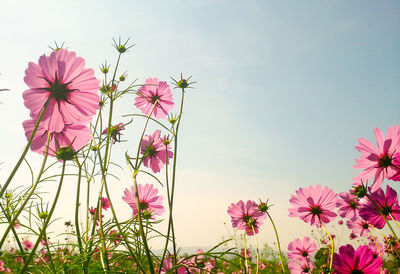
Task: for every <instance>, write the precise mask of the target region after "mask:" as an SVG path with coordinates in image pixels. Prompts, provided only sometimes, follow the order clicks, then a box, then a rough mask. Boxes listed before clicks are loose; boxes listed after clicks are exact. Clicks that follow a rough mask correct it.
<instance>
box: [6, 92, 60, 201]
mask: <svg viewBox="0 0 400 274" xmlns="http://www.w3.org/2000/svg"><path fill="white" fill-rule="evenodd" d="M51 99H52V97H51V96H50V97H49V98H48V99H47V101H46V103H45V104H44V106H43V109H42V111H41V112H40V114H39V117H38V118H37V120H36V124H35V127H34V128H33V130H32V133H31V137H29V140H28V143H27V144H26V147H25V149H24V151H23V152H22V154H21V156H20V157H19V160H18V162H17V164H16V165H15V167H14V169H13V170H12V171H11V174H10V176H8V179H7V181H6V182H5V184H4V186H3V187H2V188H1V191H0V199H1V198H2V197H3V194H4V192H5V191H6V189H7V187H8V185H9V184H10V183H11V180H12V178H13V177H14V175H15V173H16V172H17V170H18V168H19V166H20V165H21V163H22V161H23V160H24V158H25V155H26V153H28V150H29V148H30V147H31V144H32V141H33V138H34V137H35V134H36V131H37V129H38V127H39V123H40V121H41V120H42V117H43V114H44V112H45V111H46V109H47V107H48V105H49V103H50V100H51Z"/></svg>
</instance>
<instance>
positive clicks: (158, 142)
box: [140, 130, 174, 172]
mask: <svg viewBox="0 0 400 274" xmlns="http://www.w3.org/2000/svg"><path fill="white" fill-rule="evenodd" d="M164 140H167V138H166V136H164V137H163V138H161V131H160V130H156V131H155V132H154V133H153V134H152V135H145V136H144V137H143V140H142V143H141V145H140V153H141V154H142V155H144V157H145V158H144V160H143V164H144V166H145V167H150V168H151V170H153V172H160V170H161V168H162V167H163V166H164V164H165V162H166V160H167V159H166V154H167V155H168V160H169V159H171V158H172V157H173V156H174V153H173V152H172V151H170V149H171V146H170V145H169V143H168V144H167V145H166V144H164ZM167 164H168V162H167Z"/></svg>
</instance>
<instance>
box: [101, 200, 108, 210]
mask: <svg viewBox="0 0 400 274" xmlns="http://www.w3.org/2000/svg"><path fill="white" fill-rule="evenodd" d="M101 207H102V208H103V209H104V210H107V209H109V208H110V202H109V201H108V199H107V198H106V197H101Z"/></svg>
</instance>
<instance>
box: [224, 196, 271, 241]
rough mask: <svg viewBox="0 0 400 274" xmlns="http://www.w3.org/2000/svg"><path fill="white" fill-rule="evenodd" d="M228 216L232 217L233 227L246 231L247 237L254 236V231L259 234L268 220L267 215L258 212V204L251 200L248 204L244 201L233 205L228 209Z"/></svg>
mask: <svg viewBox="0 0 400 274" xmlns="http://www.w3.org/2000/svg"><path fill="white" fill-rule="evenodd" d="M228 214H229V215H230V216H231V221H232V226H233V227H235V228H237V229H243V230H245V231H246V233H247V235H253V234H254V233H253V229H254V232H255V233H256V234H257V233H258V228H259V227H260V226H261V225H262V224H263V220H264V219H265V218H266V215H265V213H264V212H260V211H259V210H258V205H257V203H256V202H254V201H250V200H249V201H247V202H246V204H245V203H244V202H243V201H242V200H240V201H239V202H237V203H236V204H231V205H230V206H229V207H228Z"/></svg>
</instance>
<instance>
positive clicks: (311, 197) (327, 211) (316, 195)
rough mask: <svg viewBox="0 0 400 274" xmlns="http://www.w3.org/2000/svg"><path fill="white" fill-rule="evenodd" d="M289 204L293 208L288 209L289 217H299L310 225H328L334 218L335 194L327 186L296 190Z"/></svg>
mask: <svg viewBox="0 0 400 274" xmlns="http://www.w3.org/2000/svg"><path fill="white" fill-rule="evenodd" d="M296 194H297V195H292V197H291V198H290V200H289V202H290V203H291V204H292V205H293V206H294V207H293V208H289V216H290V217H300V219H302V220H303V221H304V222H306V223H310V224H311V225H319V224H321V223H325V224H326V223H329V222H331V221H333V220H334V219H335V218H336V216H337V215H336V213H335V212H333V211H332V210H334V209H335V206H336V201H337V194H336V193H334V192H333V191H332V189H330V188H329V187H327V186H324V187H323V188H322V186H320V185H317V186H315V187H313V186H309V187H307V188H299V189H298V190H296Z"/></svg>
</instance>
